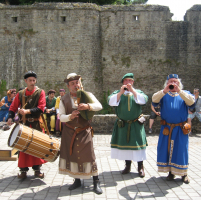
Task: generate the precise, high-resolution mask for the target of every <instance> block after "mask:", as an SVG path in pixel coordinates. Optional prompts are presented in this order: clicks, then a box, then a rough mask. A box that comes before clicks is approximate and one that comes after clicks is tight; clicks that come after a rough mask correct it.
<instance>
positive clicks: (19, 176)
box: [17, 171, 27, 179]
mask: <svg viewBox="0 0 201 200" xmlns="http://www.w3.org/2000/svg"><path fill="white" fill-rule="evenodd" d="M17 177H18V178H20V179H25V178H27V172H23V171H22V172H21V174H18V175H17Z"/></svg>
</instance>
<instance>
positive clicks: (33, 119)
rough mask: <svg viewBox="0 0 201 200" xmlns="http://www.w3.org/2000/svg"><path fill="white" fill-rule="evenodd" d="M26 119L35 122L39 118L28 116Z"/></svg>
mask: <svg viewBox="0 0 201 200" xmlns="http://www.w3.org/2000/svg"><path fill="white" fill-rule="evenodd" d="M26 121H28V122H35V121H38V118H26Z"/></svg>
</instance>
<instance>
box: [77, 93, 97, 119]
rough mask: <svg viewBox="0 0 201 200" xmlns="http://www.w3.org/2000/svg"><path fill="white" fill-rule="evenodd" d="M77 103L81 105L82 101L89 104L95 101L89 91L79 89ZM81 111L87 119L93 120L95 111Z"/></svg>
mask: <svg viewBox="0 0 201 200" xmlns="http://www.w3.org/2000/svg"><path fill="white" fill-rule="evenodd" d="M77 103H78V105H79V104H80V103H85V104H87V103H94V102H93V100H92V99H91V97H90V96H89V94H88V93H87V92H85V91H84V90H77ZM79 112H80V115H81V116H82V117H83V118H84V119H86V120H91V119H92V117H93V116H94V114H95V111H90V110H79Z"/></svg>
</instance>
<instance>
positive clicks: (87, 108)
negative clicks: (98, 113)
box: [77, 103, 90, 110]
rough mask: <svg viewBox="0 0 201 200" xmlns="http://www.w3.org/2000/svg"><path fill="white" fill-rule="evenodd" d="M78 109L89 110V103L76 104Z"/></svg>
mask: <svg viewBox="0 0 201 200" xmlns="http://www.w3.org/2000/svg"><path fill="white" fill-rule="evenodd" d="M77 109H78V110H89V109H90V108H89V105H88V104H86V103H80V104H79V105H78V108H77Z"/></svg>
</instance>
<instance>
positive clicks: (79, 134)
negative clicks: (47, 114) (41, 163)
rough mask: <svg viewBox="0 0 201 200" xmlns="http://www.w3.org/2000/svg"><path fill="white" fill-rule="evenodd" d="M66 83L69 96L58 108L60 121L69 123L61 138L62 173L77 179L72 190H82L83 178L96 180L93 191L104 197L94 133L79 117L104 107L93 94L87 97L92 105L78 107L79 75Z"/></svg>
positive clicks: (65, 97)
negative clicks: (82, 112) (83, 112)
mask: <svg viewBox="0 0 201 200" xmlns="http://www.w3.org/2000/svg"><path fill="white" fill-rule="evenodd" d="M64 82H65V83H67V87H68V89H69V93H67V94H66V95H65V96H63V97H62V98H61V101H60V104H59V115H60V120H61V122H66V123H65V125H64V126H63V130H62V137H61V149H60V160H59V173H60V174H65V175H69V176H71V177H74V178H75V181H74V183H73V184H72V185H71V186H70V187H69V188H68V189H69V190H74V189H76V188H78V187H80V186H81V180H80V179H81V178H82V179H89V178H90V177H91V176H93V184H94V188H93V190H94V192H95V193H96V194H102V189H101V188H100V182H99V179H98V169H97V164H96V162H95V154H94V149H93V140H92V129H91V127H90V124H89V121H88V120H86V119H84V118H83V117H82V116H81V115H80V112H81V111H82V110H85V111H86V112H87V111H99V110H101V109H102V105H101V104H100V102H99V101H98V100H97V99H96V97H95V96H94V95H93V94H92V93H90V92H87V94H88V96H89V97H90V98H91V100H92V102H93V103H80V104H79V103H78V98H77V90H78V89H81V88H82V87H81V86H82V84H81V76H80V75H77V74H76V73H70V74H68V76H67V78H66V79H65V80H64Z"/></svg>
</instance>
